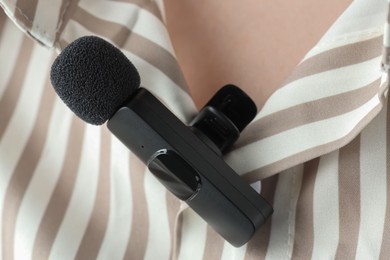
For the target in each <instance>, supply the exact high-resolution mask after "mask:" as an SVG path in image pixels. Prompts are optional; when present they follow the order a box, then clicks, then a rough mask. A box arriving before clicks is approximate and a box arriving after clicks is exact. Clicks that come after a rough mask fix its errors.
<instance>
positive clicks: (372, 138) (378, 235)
mask: <svg viewBox="0 0 390 260" xmlns="http://www.w3.org/2000/svg"><path fill="white" fill-rule="evenodd" d="M386 134H387V133H386V109H383V110H382V112H381V113H380V114H379V115H378V116H377V117H376V118H375V119H374V120H373V121H372V122H371V123H370V124H369V125H368V126H367V127H366V128H365V129H364V130H363V131H362V133H361V138H360V228H359V239H358V246H357V251H356V259H362V260H363V259H379V254H380V250H381V244H382V234H383V230H384V223H385V216H386V198H387V185H386V176H387V167H386V161H387V157H388V156H389V155H388V154H387V153H386ZM387 199H389V198H387ZM384 246H386V245H384Z"/></svg>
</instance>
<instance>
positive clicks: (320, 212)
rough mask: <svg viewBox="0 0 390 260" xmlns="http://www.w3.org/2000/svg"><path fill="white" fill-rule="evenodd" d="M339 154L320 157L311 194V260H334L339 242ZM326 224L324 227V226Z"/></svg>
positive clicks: (334, 153)
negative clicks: (312, 233)
mask: <svg viewBox="0 0 390 260" xmlns="http://www.w3.org/2000/svg"><path fill="white" fill-rule="evenodd" d="M338 157H339V152H338V151H335V152H333V153H330V154H327V155H324V156H323V157H321V160H320V163H319V166H318V171H317V176H316V181H315V184H314V192H313V229H314V241H313V254H312V257H311V258H312V259H334V257H335V255H336V251H337V246H338V241H339V182H338V180H339V179H338ZM324 223H326V225H324Z"/></svg>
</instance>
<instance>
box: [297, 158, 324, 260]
mask: <svg viewBox="0 0 390 260" xmlns="http://www.w3.org/2000/svg"><path fill="white" fill-rule="evenodd" d="M319 162H320V159H319V158H315V159H313V160H311V161H309V162H306V163H305V165H304V170H303V179H302V186H301V192H300V194H299V199H298V203H297V209H296V218H295V237H294V248H293V254H292V258H295V259H310V258H311V255H312V251H313V240H314V230H313V194H314V183H315V179H316V176H317V171H318V165H319Z"/></svg>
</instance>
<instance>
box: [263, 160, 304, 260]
mask: <svg viewBox="0 0 390 260" xmlns="http://www.w3.org/2000/svg"><path fill="white" fill-rule="evenodd" d="M302 174H303V167H302V165H299V166H296V167H294V168H291V169H289V170H287V171H284V172H282V173H281V174H280V175H279V178H278V184H277V186H276V190H275V198H274V204H273V206H274V214H273V216H272V224H271V234H270V238H269V244H268V249H267V255H266V257H265V259H266V260H274V259H291V254H292V250H293V247H294V235H295V214H296V206H297V201H298V197H299V192H300V189H301V183H302Z"/></svg>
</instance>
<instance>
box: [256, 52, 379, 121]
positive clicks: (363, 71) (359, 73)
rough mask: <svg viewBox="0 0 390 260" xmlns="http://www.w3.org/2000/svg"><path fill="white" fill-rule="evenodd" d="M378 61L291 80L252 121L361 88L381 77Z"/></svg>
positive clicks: (373, 60)
mask: <svg viewBox="0 0 390 260" xmlns="http://www.w3.org/2000/svg"><path fill="white" fill-rule="evenodd" d="M381 59H382V57H381V56H378V57H376V58H374V59H371V60H368V61H365V62H362V63H358V64H354V65H351V66H346V67H342V68H338V69H334V70H329V71H325V72H321V73H318V74H314V75H311V76H307V77H304V78H302V79H298V80H296V81H293V82H291V83H289V84H287V85H285V86H283V87H282V88H280V89H278V90H277V91H276V92H275V93H274V94H273V95H272V96H271V97H270V99H269V100H268V101H267V103H266V104H265V105H264V108H263V109H262V110H261V111H260V113H259V114H258V115H257V116H256V118H255V120H257V119H260V118H262V117H264V116H267V115H270V114H272V113H275V112H277V111H280V110H283V109H287V108H290V107H292V106H296V105H300V104H303V103H306V102H310V101H314V100H318V99H321V98H325V97H331V96H334V95H338V94H341V93H345V92H348V91H351V90H355V89H359V88H361V87H364V86H366V85H368V84H370V83H372V82H374V81H375V80H377V79H379V78H380V77H381V75H382V72H381V70H380V66H379V64H380V62H381Z"/></svg>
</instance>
